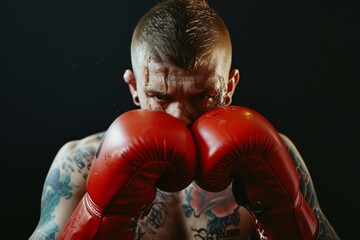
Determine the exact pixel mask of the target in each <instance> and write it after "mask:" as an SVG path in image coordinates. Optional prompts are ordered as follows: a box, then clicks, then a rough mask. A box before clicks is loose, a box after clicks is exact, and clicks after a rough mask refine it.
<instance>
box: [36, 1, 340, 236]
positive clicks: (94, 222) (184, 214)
mask: <svg viewBox="0 0 360 240" xmlns="http://www.w3.org/2000/svg"><path fill="white" fill-rule="evenodd" d="M231 60H232V44H231V39H230V34H229V32H228V30H227V28H226V25H225V24H224V22H223V20H222V19H221V17H220V16H219V15H218V14H217V13H216V12H215V11H214V10H213V9H212V8H210V7H209V5H208V4H207V3H206V1H204V0H164V1H161V2H159V4H157V5H156V6H154V7H153V8H151V9H150V10H149V11H148V12H147V13H145V14H144V16H143V17H142V18H141V19H140V21H139V22H138V24H137V25H136V27H135V29H134V32H133V36H132V41H131V64H132V69H127V70H126V71H125V73H124V81H125V83H126V84H127V85H128V87H129V90H130V94H131V97H132V99H133V102H134V103H135V105H136V106H137V107H138V108H141V109H144V110H146V109H148V110H152V111H157V112H165V113H166V114H168V115H171V116H172V117H175V118H177V119H179V121H181V122H183V123H184V124H185V126H187V127H188V128H190V127H191V126H192V124H193V123H194V122H195V121H197V120H198V119H205V118H206V117H205V118H204V117H203V116H206V114H207V112H209V111H211V110H213V109H222V108H223V107H225V106H229V105H230V104H231V102H232V96H233V94H234V91H235V88H236V86H237V84H238V82H239V79H240V73H239V71H238V70H237V69H231ZM204 114H205V115H204ZM137 118H139V117H135V118H134V119H133V120H134V121H135V120H137ZM142 118H144V120H146V119H148V117H147V116H143V117H142ZM149 118H150V115H149ZM200 121H201V120H200ZM116 122H118V121H116ZM166 125H167V123H166V122H162V121H160V122H159V126H160V128H161V127H164V129H165V128H166V129H168V128H169V127H170V128H174V130H176V132H177V131H181V132H183V133H185V132H187V131H186V130H185V129H184V128H183V127H180V128H179V127H173V126H171V125H169V126H166ZM176 125H177V124H176ZM142 126H144V125H142ZM151 126H152V127H150V128H153V127H154V128H155V126H156V124H152V125H151ZM159 126H157V127H156V129H159ZM266 126H268V125H266ZM259 127H260V126H259ZM142 128H144V127H142ZM110 129H113V128H112V127H110ZM180 129H181V130H180ZM234 129H235V126H234ZM151 131H152V132H154V139H153V141H157V140H159V139H164V138H163V136H162V133H161V132H160V130H151ZM197 131H200V129H199V130H196V131H195V129H194V128H192V133H193V135H194V140H195V141H196V142H197V145H196V146H197V147H196V150H197V151H199V158H198V161H197V162H198V163H197V168H198V169H199V170H201V169H202V168H203V167H206V166H207V161H208V159H212V160H211V161H213V162H212V164H213V165H214V166H215V165H216V163H218V164H219V165H221V164H222V162H223V159H222V158H221V157H219V158H216V160H215V159H213V158H207V157H206V156H207V154H206V151H205V150H204V148H205V149H209V151H210V149H212V150H211V152H209V153H208V154H209V155H211V154H212V153H213V151H215V150H214V147H211V146H212V143H213V141H214V138H215V137H213V136H209V138H207V137H206V136H205V137H204V139H205V140H208V141H209V142H202V143H201V144H199V142H200V139H201V138H200V136H198V135H197V134H196V132H197ZM214 131H215V130H214ZM216 131H221V129H218V130H216ZM227 131H230V133H232V134H234V138H239V137H241V136H242V133H240V132H237V131H232V128H231V127H228V128H227ZM106 132H107V131H106ZM110 132H111V133H112V134H115V135H117V136H119V137H118V138H109V137H108V133H106V135H105V136H104V135H103V133H100V134H94V135H91V136H88V137H84V138H83V139H79V140H75V141H70V142H69V143H66V144H65V145H64V146H63V147H62V148H61V149H60V150H59V152H58V154H57V155H56V156H55V159H54V161H53V163H52V165H51V167H50V169H49V172H48V174H47V177H46V180H45V183H44V188H43V193H42V199H41V216H40V220H39V223H38V225H37V227H36V229H35V230H34V232H33V234H32V235H31V237H30V239H32V240H34V239H59V236H61V238H71V237H72V236H73V235H76V233H78V232H79V233H80V234H82V233H85V234H87V232H88V229H91V231H89V236H85V237H84V239H86V238H90V239H91V238H102V237H103V236H106V237H104V238H107V236H111V237H109V239H125V240H126V239H128V238H130V239H131V238H138V239H181V240H184V239H189V240H190V239H197V240H198V239H227V240H230V239H240V240H243V239H251V238H253V239H256V238H259V237H260V236H259V235H258V234H257V233H258V230H260V231H264V234H265V237H266V236H268V238H270V239H271V237H272V236H279V234H278V231H280V230H279V229H281V230H282V228H281V227H279V224H276V223H275V222H274V223H273V221H274V220H275V219H276V214H277V213H279V215H278V218H279V219H280V220H281V221H283V219H287V218H286V216H288V215H291V208H290V207H289V206H288V205H286V206H283V203H284V202H285V200H286V199H287V200H288V203H294V207H295V208H296V209H300V210H301V212H302V213H303V211H302V210H303V209H304V212H305V213H306V214H307V215H304V214H303V215H301V216H309V217H310V219H308V220H309V221H310V223H309V222H307V221H306V219H303V218H301V219H302V221H297V222H296V224H295V222H294V221H293V222H291V223H289V224H290V225H291V226H292V227H294V229H302V227H304V229H307V230H308V231H306V232H307V233H306V235H304V237H307V236H311V237H315V236H316V237H317V239H339V237H338V236H337V234H336V232H335V231H334V229H333V228H332V226H331V224H330V223H329V221H328V220H327V219H326V217H325V215H324V214H323V212H322V211H321V208H320V207H319V204H318V201H317V199H316V194H315V190H314V188H313V185H312V182H311V177H310V174H309V172H308V171H307V168H306V165H305V163H304V162H303V161H302V160H301V157H300V155H299V154H294V153H296V152H297V150H296V148H295V147H294V145H293V143H292V142H291V141H290V140H289V139H288V138H286V136H284V135H280V136H282V138H281V139H282V140H281V141H283V142H284V143H285V144H286V146H287V148H288V151H289V153H290V155H291V156H292V157H291V159H289V158H288V157H287V158H286V160H284V159H282V158H277V160H276V161H275V162H276V164H275V165H276V166H277V165H279V168H284V166H289V165H291V162H293V164H294V166H295V167H296V170H297V171H294V166H293V167H289V168H288V169H289V172H288V173H286V174H285V173H284V175H281V176H282V180H283V181H280V184H279V185H274V189H271V191H267V192H265V193H263V194H262V192H261V188H258V185H262V184H250V183H249V181H250V179H252V178H253V177H254V178H255V177H256V176H259V175H260V176H262V175H266V176H267V175H268V172H266V171H260V170H259V171H257V172H255V173H254V174H255V175H254V176H253V177H252V174H251V171H252V170H253V168H255V166H256V164H257V163H258V162H256V161H251V164H250V165H249V169H247V168H246V167H245V168H243V167H239V166H240V165H241V164H242V162H241V161H240V163H239V164H238V165H236V164H237V163H238V160H239V156H237V155H236V156H234V159H232V161H233V164H234V166H235V165H236V166H235V168H234V169H228V171H229V172H233V173H234V174H233V175H231V174H230V175H227V176H226V177H227V178H226V184H228V183H230V182H231V181H232V180H233V181H234V186H233V188H232V184H230V185H228V186H227V187H226V184H222V185H221V188H220V187H218V186H216V188H213V187H214V185H213V182H211V181H208V180H207V176H212V170H211V169H209V171H202V170H201V171H199V172H198V173H200V174H197V176H196V178H195V177H194V179H193V180H195V179H198V180H196V182H198V183H199V185H198V184H197V183H196V182H195V181H193V182H191V183H190V184H189V185H188V186H186V187H185V186H184V185H183V184H181V186H176V187H174V188H172V187H171V188H170V189H169V188H168V187H166V188H164V186H175V185H176V182H177V181H179V183H180V182H181V183H185V182H186V181H188V180H189V179H188V176H190V175H191V173H190V172H191V171H192V170H191V169H192V168H191V167H189V168H177V170H178V171H179V172H178V173H174V172H171V174H175V175H174V177H175V178H177V180H175V181H174V179H172V180H171V181H169V182H167V183H166V185H159V181H158V180H155V179H163V177H162V176H166V175H167V174H169V173H168V172H167V171H168V170H167V169H162V170H163V171H155V172H156V173H155V174H154V172H152V170H150V171H149V172H148V174H149V175H153V174H154V177H153V178H151V177H148V176H147V173H146V172H144V171H142V172H141V174H139V175H137V176H138V178H136V179H134V182H131V183H129V185H127V184H125V183H124V182H123V180H122V179H126V176H127V175H126V174H124V173H123V172H121V170H120V169H119V168H120V166H121V168H122V167H124V169H126V170H127V171H128V172H129V173H130V172H132V171H130V168H131V166H132V164H138V162H139V161H143V160H144V159H145V158H143V157H144V156H147V155H148V154H150V153H149V152H151V153H152V152H154V150H153V149H152V150H150V149H148V148H147V147H148V145H150V144H152V143H151V140H149V141H147V143H146V144H142V145H139V144H135V143H136V141H135V142H133V141H128V142H126V143H124V142H123V141H119V139H122V136H123V135H124V136H126V137H127V138H129V139H133V137H135V136H136V135H138V134H139V133H140V132H141V127H140V128H138V129H137V131H133V132H128V133H127V132H126V131H123V130H121V131H120V130H114V131H113V130H111V131H110ZM157 132H159V134H160V135H157V134H156V133H157ZM112 134H111V135H112ZM132 135H134V136H132ZM175 135H176V134H175ZM174 138H176V139H177V138H178V137H176V136H175V137H171V138H168V137H165V139H166V140H165V139H164V142H163V145H162V146H159V148H158V149H157V151H159V154H160V151H161V153H163V152H168V151H170V149H168V147H169V148H170V146H177V147H179V146H182V145H183V144H184V143H186V144H187V145H189V148H192V147H191V143H189V142H188V141H183V140H182V139H180V138H179V139H177V140H175V139H174ZM156 139H157V140H156ZM275 139H276V141H275V142H276V144H279V145H280V146H281V148H284V145H282V143H281V141H280V140H279V137H278V136H277V137H275ZM118 141H119V142H118ZM189 141H190V140H189ZM221 141H225V139H223V140H221ZM101 142H103V143H102V144H101ZM190 142H191V141H190ZM165 143H166V144H165ZM170 143H171V144H170ZM124 144H125V145H124ZM126 144H129V145H128V146H126ZM178 144H179V145H178ZM223 144H227V142H223ZM248 144H249V145H250V146H249V147H250V148H252V149H261V147H260V146H257V145H256V142H249V143H248ZM231 145H232V148H231V149H229V151H230V150H231V151H236V149H237V147H238V145H237V144H235V142H234V141H232V143H231ZM112 146H115V149H113V150H111V149H112ZM134 146H136V147H134ZM206 146H208V147H206ZM116 148H118V149H116ZM123 148H125V149H127V148H128V151H127V153H126V156H128V155H131V156H132V157H131V158H129V157H126V158H125V159H123V158H122V157H121V154H120V156H119V155H117V157H110V159H111V162H112V164H113V166H114V169H110V168H109V169H107V168H106V167H104V166H103V165H106V163H107V160H106V159H108V158H106V157H105V156H106V155H104V154H109V155H110V156H112V154H111V153H116V152H119V151H120V152H121V151H122V150H121V149H123ZM282 152H284V151H283V150H282ZM97 153H98V154H97ZM200 153H201V154H200ZM178 154H179V156H180V155H181V154H180V153H178ZM115 155H116V154H115ZM167 156H168V157H169V156H170V155H167ZM154 157H155V158H156V156H154ZM146 159H147V161H149V162H153V161H156V160H155V159H153V158H147V157H146ZM126 160H127V161H126ZM164 160H165V159H164ZM240 160H241V156H240ZM166 161H169V163H171V164H175V162H176V164H179V163H183V164H184V163H190V162H192V161H191V160H189V158H187V157H184V158H181V159H177V160H176V159H172V158H166ZM124 162H126V163H127V165H124ZM132 162H134V163H132ZM190 165H191V164H190ZM245 165H246V164H245ZM174 166H175V165H174ZM261 166H263V163H262V164H259V167H261ZM187 171H189V172H187ZM133 172H136V167H135V168H134V169H133ZM99 174H101V176H104V177H103V178H99ZM107 175H108V176H107ZM118 175H119V179H118V178H116V177H115V176H118ZM277 175H279V173H278V172H277V173H276V174H275V175H274V176H277ZM185 176H186V177H185ZM245 176H246V177H245ZM183 178H184V179H183ZM211 178H212V177H211ZM145 179H146V180H145ZM149 179H151V181H150V180H149ZM214 179H216V181H218V183H219V184H221V183H220V181H221V180H222V179H219V175H216V178H214ZM296 179H298V180H296ZM148 180H149V181H148ZM203 180H204V181H203ZM298 181H300V182H298ZM161 182H162V181H161ZM112 183H113V184H112ZM281 183H283V184H281ZM285 183H286V184H285ZM298 183H299V184H298ZM163 184H165V182H163ZM208 184H209V185H208ZM263 184H264V186H263V187H266V188H268V187H269V186H268V185H267V184H270V185H271V186H273V184H274V181H270V180H269V181H267V180H266V181H265V180H264V182H263ZM283 185H284V188H283V189H281V190H283V191H279V194H276V195H275V194H274V196H275V197H276V199H273V200H271V196H272V194H273V193H278V190H280V188H279V187H280V186H283ZM298 185H300V187H301V192H302V195H301V194H300V193H299V192H298V191H297V190H298ZM139 186H142V187H143V189H142V191H143V192H141V189H140V187H139ZM181 187H184V189H182V190H181V191H180V189H179V188H181ZM224 187H225V188H224ZM277 187H278V188H277ZM123 189H124V191H123ZM154 189H156V197H155V199H154V200H152V199H153V197H154V193H155V192H154ZM206 189H208V190H211V191H206ZM232 189H234V192H233V191H232ZM254 189H256V190H254ZM276 189H277V190H276ZM215 190H216V191H218V190H219V191H220V190H221V191H220V192H216V191H215ZM257 190H258V191H257ZM173 191H175V192H173ZM214 191H215V192H214ZM108 194H109V196H108ZM301 196H302V197H301ZM234 197H235V198H234ZM278 199H280V200H281V201H279V202H277V200H278ZM258 200H259V201H258ZM301 201H302V202H301ZM150 202H152V203H150ZM257 202H260V203H259V204H258V206H257ZM149 204H150V205H149ZM306 204H307V205H308V207H306ZM142 205H145V206H151V210H150V211H149V212H148V214H146V213H147V211H145V212H144V214H143V215H141V214H139V211H140V212H143V211H142ZM268 207H271V208H270V210H268ZM91 208H93V209H91ZM119 209H120V210H121V211H120V210H119ZM274 209H275V210H274ZM309 209H310V210H311V211H312V212H313V214H314V215H313V214H312V213H311V212H309ZM118 210H119V211H118ZM258 210H259V211H260V212H261V213H263V215H264V216H265V217H266V218H265V219H268V220H270V221H267V220H263V219H262V218H261V214H260V215H259V214H258V213H259V212H258ZM278 210H279V211H278ZM291 216H293V218H292V219H294V218H297V216H298V215H297V214H292V215H291ZM314 216H315V217H316V219H314ZM130 219H135V222H136V226H135V227H134V225H128V224H129V220H130ZM254 219H255V220H254ZM108 220H109V221H108ZM256 220H257V221H256ZM254 222H255V223H257V224H256V225H255V227H254ZM283 222H284V221H283ZM280 225H281V224H280ZM114 226H116V227H114ZM314 226H315V227H314ZM125 228H128V230H127V231H130V233H123V232H124V229H125ZM284 231H285V230H284ZM297 232H299V231H297ZM120 233H121V236H120V237H118V234H120ZM308 233H309V234H308ZM299 234H300V233H299ZM80 236H81V235H80ZM75 239H76V237H75Z"/></svg>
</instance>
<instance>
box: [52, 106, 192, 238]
mask: <svg viewBox="0 0 360 240" xmlns="http://www.w3.org/2000/svg"><path fill="white" fill-rule="evenodd" d="M195 168H196V150H195V145H194V142H193V138H192V136H191V133H190V130H189V129H188V128H187V127H186V125H185V124H184V123H183V122H181V121H180V120H179V119H177V118H175V117H172V116H171V115H169V114H167V113H164V112H161V111H155V110H132V111H129V112H126V113H124V114H122V115H120V116H119V117H118V118H117V119H116V120H115V121H114V122H113V123H112V124H111V126H110V127H109V129H108V130H107V132H106V135H105V136H104V139H103V142H102V143H101V145H100V146H99V149H98V152H97V153H96V156H95V158H94V161H93V164H92V167H91V170H90V173H89V177H88V180H87V193H86V194H85V195H84V197H83V199H82V200H81V202H80V203H79V205H78V206H77V208H76V210H75V211H74V212H73V214H72V216H71V217H70V219H69V221H68V222H67V224H66V225H65V227H64V229H63V231H62V233H61V236H60V238H59V239H71V240H77V239H79V240H80V239H81V240H86V239H106V240H111V239H123V240H127V239H133V238H134V236H135V229H136V228H135V226H136V223H134V221H135V222H136V220H138V217H139V216H140V215H141V212H144V207H147V210H145V212H144V214H147V213H148V211H149V210H150V208H151V204H152V201H153V200H154V198H155V196H156V188H157V187H158V188H159V189H161V190H163V191H167V192H176V191H180V190H182V189H184V188H185V187H187V186H188V185H189V184H190V183H191V182H192V181H193V180H194V177H195Z"/></svg>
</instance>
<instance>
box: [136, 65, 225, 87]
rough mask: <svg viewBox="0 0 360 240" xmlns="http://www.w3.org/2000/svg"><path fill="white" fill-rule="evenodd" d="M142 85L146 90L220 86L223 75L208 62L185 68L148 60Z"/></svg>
mask: <svg viewBox="0 0 360 240" xmlns="http://www.w3.org/2000/svg"><path fill="white" fill-rule="evenodd" d="M144 70H145V74H144V77H143V78H142V79H143V81H144V82H143V85H144V87H145V88H146V89H148V90H156V91H169V90H170V91H171V90H172V89H177V88H181V89H183V90H187V91H195V92H196V91H197V90H199V89H203V90H211V89H217V88H220V87H221V85H222V83H223V80H224V77H223V76H222V75H221V74H220V73H219V72H218V71H217V70H218V69H217V67H216V66H215V65H212V64H209V65H208V66H206V67H202V68H199V69H196V70H191V71H190V70H186V69H182V68H179V67H177V66H174V65H171V64H165V63H159V62H154V61H150V62H149V64H148V65H147V66H145V69H144Z"/></svg>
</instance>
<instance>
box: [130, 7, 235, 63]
mask: <svg viewBox="0 0 360 240" xmlns="http://www.w3.org/2000/svg"><path fill="white" fill-rule="evenodd" d="M139 45H142V47H144V45H145V47H146V50H147V51H148V52H149V54H150V56H149V57H151V58H152V59H154V60H156V61H159V62H169V63H171V64H174V65H175V66H177V67H180V68H184V69H189V70H192V69H196V68H198V67H200V66H204V65H206V63H207V62H208V60H209V56H210V54H211V53H212V50H213V49H215V48H216V47H223V48H226V49H227V50H228V51H229V53H230V56H231V41H230V36H229V32H228V30H227V27H226V25H225V23H224V22H223V20H222V19H221V17H220V16H219V15H218V14H217V13H216V12H215V11H214V10H213V9H212V8H210V7H209V5H208V3H207V2H206V1H205V0H163V1H161V2H159V3H158V4H157V5H155V6H154V7H153V8H152V9H150V10H149V11H148V12H147V13H146V14H145V15H144V16H143V17H142V18H141V19H140V21H139V23H138V24H137V26H136V28H135V30H134V34H133V39H132V46H131V51H132V52H131V55H132V57H134V56H136V53H135V52H134V51H137V49H136V47H137V46H139ZM133 62H134V61H133Z"/></svg>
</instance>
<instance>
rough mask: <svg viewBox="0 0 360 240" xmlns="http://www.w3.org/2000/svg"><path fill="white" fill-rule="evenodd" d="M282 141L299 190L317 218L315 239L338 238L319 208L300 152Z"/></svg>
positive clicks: (332, 239) (335, 239)
mask: <svg viewBox="0 0 360 240" xmlns="http://www.w3.org/2000/svg"><path fill="white" fill-rule="evenodd" d="M284 143H285V145H286V146H287V149H288V151H289V153H290V155H291V158H292V160H293V162H294V164H295V167H296V170H297V172H298V174H299V180H300V191H301V193H302V194H303V196H304V198H305V200H306V202H307V203H308V204H309V206H310V208H311V209H312V211H313V212H314V214H315V216H316V218H317V220H318V223H319V232H318V236H317V240H330V239H331V240H337V239H340V238H339V236H338V235H337V233H336V232H335V230H334V229H333V227H332V226H331V224H330V223H329V221H328V220H327V218H326V217H325V215H324V213H323V212H322V210H321V208H320V205H319V202H318V199H317V196H316V192H315V188H314V184H313V182H312V179H311V176H310V173H309V171H308V169H307V167H306V165H305V163H304V160H303V159H302V158H301V156H300V154H299V153H298V152H297V151H296V149H294V147H293V146H291V145H290V144H288V142H287V140H286V139H284Z"/></svg>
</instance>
